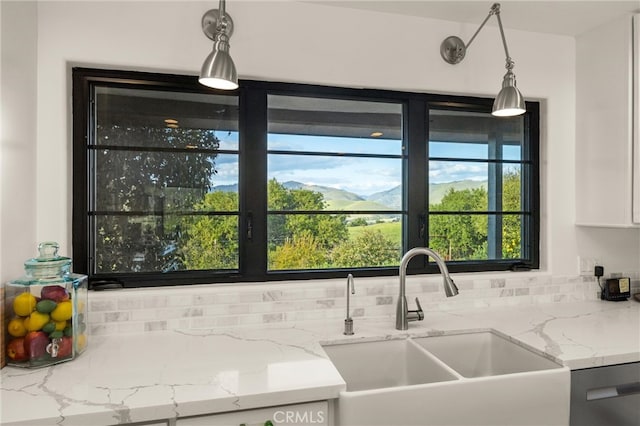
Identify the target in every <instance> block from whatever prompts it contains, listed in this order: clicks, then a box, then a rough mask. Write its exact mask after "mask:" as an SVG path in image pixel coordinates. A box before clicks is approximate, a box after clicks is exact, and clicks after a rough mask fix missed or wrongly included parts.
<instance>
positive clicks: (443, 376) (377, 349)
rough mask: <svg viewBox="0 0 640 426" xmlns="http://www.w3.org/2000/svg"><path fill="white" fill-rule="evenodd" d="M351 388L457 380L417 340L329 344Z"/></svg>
mask: <svg viewBox="0 0 640 426" xmlns="http://www.w3.org/2000/svg"><path fill="white" fill-rule="evenodd" d="M324 350H325V352H326V353H327V355H329V358H331V361H332V362H333V364H334V365H335V366H336V368H337V369H338V371H339V372H340V374H341V375H342V378H343V379H344V381H345V382H346V383H347V390H348V391H361V390H366V389H380V388H391V387H396V386H410V385H416V384H420V383H433V382H442V381H445V380H457V379H458V377H457V376H456V374H455V373H453V372H451V370H449V369H448V368H447V367H446V366H443V365H442V363H440V362H439V361H438V360H436V359H434V358H433V356H431V355H430V354H428V353H427V352H425V351H424V350H423V349H422V348H420V346H418V345H415V344H414V343H413V342H411V341H409V340H406V339H401V340H384V341H376V342H363V343H349V344H342V345H332V346H325V347H324Z"/></svg>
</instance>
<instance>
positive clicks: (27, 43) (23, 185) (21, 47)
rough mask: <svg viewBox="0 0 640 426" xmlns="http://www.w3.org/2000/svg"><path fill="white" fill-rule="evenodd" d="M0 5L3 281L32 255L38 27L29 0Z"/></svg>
mask: <svg viewBox="0 0 640 426" xmlns="http://www.w3.org/2000/svg"><path fill="white" fill-rule="evenodd" d="M0 11H1V12H0V20H1V25H0V27H1V28H2V37H1V45H2V54H1V58H2V59H1V64H2V67H1V68H2V71H1V74H0V92H1V94H2V96H0V99H2V104H1V105H2V107H1V121H0V127H1V130H0V134H1V135H2V136H1V137H2V139H1V143H0V206H1V207H2V209H1V210H0V282H2V283H4V282H6V281H8V280H9V279H13V278H17V277H19V276H21V275H22V273H23V271H24V269H23V266H22V265H23V262H24V261H25V260H26V259H27V258H30V257H33V256H35V255H37V242H36V241H37V240H36V228H35V224H36V217H37V214H36V202H35V198H36V158H35V156H36V154H35V153H36V144H37V136H36V124H37V116H36V109H37V98H36V90H37V84H38V81H37V78H36V63H37V33H38V31H37V7H36V5H35V4H34V3H29V2H24V3H22V2H6V1H3V2H1V3H0ZM43 207H44V206H43ZM42 214H46V211H43V212H42Z"/></svg>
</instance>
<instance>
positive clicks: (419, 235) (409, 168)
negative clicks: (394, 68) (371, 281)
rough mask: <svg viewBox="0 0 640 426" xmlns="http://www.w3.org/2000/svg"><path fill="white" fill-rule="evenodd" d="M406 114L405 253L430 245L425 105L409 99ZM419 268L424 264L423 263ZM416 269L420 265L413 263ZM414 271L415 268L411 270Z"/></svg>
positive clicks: (422, 102) (419, 101) (420, 101)
mask: <svg viewBox="0 0 640 426" xmlns="http://www.w3.org/2000/svg"><path fill="white" fill-rule="evenodd" d="M406 108H407V114H406V115H405V116H406V118H405V129H406V130H405V132H404V135H405V141H404V147H405V149H404V154H405V156H406V157H405V160H404V161H405V166H406V167H405V188H404V203H405V209H406V212H407V219H406V221H405V222H406V226H405V228H404V241H405V247H404V249H405V251H407V250H409V249H411V248H413V247H422V246H425V245H427V244H428V238H429V219H428V212H427V206H428V202H429V200H428V194H429V190H428V172H429V170H428V169H429V167H428V164H429V161H428V149H427V146H428V136H427V135H428V134H429V128H428V122H427V117H428V114H427V108H426V103H425V102H424V101H423V100H420V99H410V100H409V102H408V104H407V107H406ZM420 262H421V263H420V265H421V266H420V269H422V268H423V267H424V265H425V263H424V259H422V260H421V261H420ZM412 264H413V265H414V267H415V266H417V265H418V262H417V261H416V262H412ZM412 269H413V268H412Z"/></svg>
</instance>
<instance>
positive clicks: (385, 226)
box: [347, 222, 402, 245]
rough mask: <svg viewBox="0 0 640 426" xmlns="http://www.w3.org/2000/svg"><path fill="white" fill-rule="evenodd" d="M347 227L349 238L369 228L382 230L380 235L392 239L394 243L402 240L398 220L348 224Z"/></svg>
mask: <svg viewBox="0 0 640 426" xmlns="http://www.w3.org/2000/svg"><path fill="white" fill-rule="evenodd" d="M347 229H349V238H355V237H357V236H358V235H359V234H360V233H362V231H364V230H365V229H370V230H377V231H380V232H382V235H384V236H385V238H387V239H389V240H391V241H393V243H394V244H398V245H400V244H401V241H402V224H401V223H400V222H389V223H375V224H373V225H367V226H349V227H348V228H347Z"/></svg>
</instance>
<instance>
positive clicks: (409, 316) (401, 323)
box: [396, 247, 458, 330]
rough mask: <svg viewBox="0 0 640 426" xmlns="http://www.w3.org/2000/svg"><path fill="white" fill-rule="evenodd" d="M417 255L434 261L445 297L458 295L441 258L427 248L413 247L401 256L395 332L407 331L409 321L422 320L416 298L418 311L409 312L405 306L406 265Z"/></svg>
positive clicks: (418, 302) (422, 314)
mask: <svg viewBox="0 0 640 426" xmlns="http://www.w3.org/2000/svg"><path fill="white" fill-rule="evenodd" d="M419 254H424V255H425V256H431V257H432V258H433V260H435V261H436V264H437V265H438V268H439V269H440V273H441V274H442V277H443V280H444V293H445V294H446V295H447V297H451V296H455V295H456V294H458V287H456V284H455V283H454V282H453V280H452V279H451V277H450V276H449V270H448V269H447V265H446V264H445V263H444V261H443V260H442V258H441V257H440V256H439V255H438V253H436V252H435V251H433V250H431V249H430V248H428V247H415V248H412V249H411V250H409V251H408V252H406V253H405V255H404V256H402V261H401V262H400V295H399V296H398V306H397V308H396V330H407V329H408V328H409V321H422V320H423V319H424V312H422V307H421V306H420V301H419V300H418V298H417V297H416V305H418V309H417V310H415V311H410V310H409V308H408V306H407V297H406V295H405V294H406V290H405V287H406V281H407V265H408V264H409V261H410V260H411V259H412V258H413V257H414V256H417V255H419Z"/></svg>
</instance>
